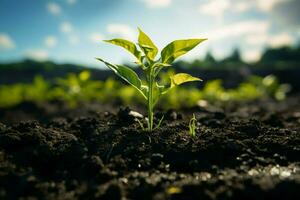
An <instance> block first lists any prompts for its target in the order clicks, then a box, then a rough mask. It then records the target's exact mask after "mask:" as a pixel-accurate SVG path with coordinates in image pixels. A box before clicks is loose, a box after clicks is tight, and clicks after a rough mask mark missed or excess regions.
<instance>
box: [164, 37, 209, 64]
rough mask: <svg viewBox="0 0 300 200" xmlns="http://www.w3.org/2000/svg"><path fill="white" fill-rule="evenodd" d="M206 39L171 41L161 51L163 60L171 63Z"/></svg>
mask: <svg viewBox="0 0 300 200" xmlns="http://www.w3.org/2000/svg"><path fill="white" fill-rule="evenodd" d="M205 40H206V39H188V40H175V41H173V42H171V43H170V44H168V45H167V46H166V47H165V48H164V49H163V50H162V51H161V59H162V62H163V63H168V64H171V63H172V62H173V61H174V60H175V59H176V58H178V57H179V56H182V55H184V54H186V53H187V52H189V51H190V50H192V49H193V48H194V47H196V46H197V45H198V44H200V43H201V42H203V41H205Z"/></svg>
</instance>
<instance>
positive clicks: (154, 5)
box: [141, 0, 172, 8]
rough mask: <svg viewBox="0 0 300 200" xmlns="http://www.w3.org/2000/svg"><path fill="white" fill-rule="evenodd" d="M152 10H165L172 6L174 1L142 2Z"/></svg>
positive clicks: (147, 0)
mask: <svg viewBox="0 0 300 200" xmlns="http://www.w3.org/2000/svg"><path fill="white" fill-rule="evenodd" d="M141 1H143V2H144V3H145V4H146V5H147V6H148V7H150V8H163V7H167V6H169V5H171V3H172V0H141Z"/></svg>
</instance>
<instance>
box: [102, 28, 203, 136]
mask: <svg viewBox="0 0 300 200" xmlns="http://www.w3.org/2000/svg"><path fill="white" fill-rule="evenodd" d="M204 40H206V39H187V40H175V41H173V42H171V43H170V44H168V45H167V46H166V47H165V48H164V49H163V50H162V51H161V58H160V59H158V60H155V57H156V55H157V53H158V48H157V47H156V46H155V44H154V43H153V42H152V40H151V39H150V38H149V36H147V35H146V34H145V33H144V32H143V31H142V30H141V29H139V36H138V47H139V48H140V51H139V50H138V47H137V46H136V45H135V44H134V43H133V42H130V41H127V40H123V39H113V40H105V41H106V42H109V43H112V44H115V45H118V46H121V47H123V48H125V49H126V50H128V51H129V52H131V53H132V54H133V55H134V56H135V57H136V59H137V61H136V63H137V64H138V65H139V66H140V67H141V68H142V70H143V71H144V74H145V77H146V80H145V84H143V83H142V81H141V79H140V78H139V77H138V75H137V74H136V73H135V72H134V71H133V70H131V69H130V68H128V67H126V66H121V65H114V64H111V63H109V62H106V61H104V60H103V59H101V58H97V59H98V60H99V61H101V62H102V63H104V64H105V65H106V66H107V67H108V68H110V69H111V70H112V71H113V72H114V73H115V74H116V75H117V76H119V77H121V78H122V79H123V80H125V81H126V82H127V83H129V84H130V85H131V86H133V87H134V88H135V89H136V90H138V91H139V92H140V93H141V94H142V96H143V97H144V98H145V100H146V101H147V108H148V121H147V122H148V130H149V131H152V130H153V115H154V114H153V109H154V107H155V105H156V104H157V102H158V100H159V98H160V97H161V96H162V95H163V94H165V93H167V92H168V91H170V90H171V89H172V88H174V87H175V86H177V85H180V84H183V83H186V82H191V81H200V80H201V79H199V78H195V77H193V76H191V75H189V74H184V73H180V74H175V75H174V76H172V77H170V79H171V80H170V83H169V84H168V85H162V84H160V83H159V82H158V81H157V76H158V74H159V72H160V71H161V69H162V68H166V67H169V66H170V64H172V62H173V61H174V60H175V59H176V58H178V57H180V56H182V55H184V54H186V53H187V52H189V51H190V50H192V49H193V48H194V47H196V46H197V45H198V44H200V43H201V42H202V41H204Z"/></svg>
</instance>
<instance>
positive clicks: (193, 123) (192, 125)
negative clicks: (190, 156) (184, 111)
mask: <svg viewBox="0 0 300 200" xmlns="http://www.w3.org/2000/svg"><path fill="white" fill-rule="evenodd" d="M196 123H197V119H196V117H195V114H194V113H193V117H192V119H191V120H190V123H189V129H190V135H191V136H192V137H195V136H196Z"/></svg>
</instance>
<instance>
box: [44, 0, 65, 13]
mask: <svg viewBox="0 0 300 200" xmlns="http://www.w3.org/2000/svg"><path fill="white" fill-rule="evenodd" d="M47 9H48V11H49V12H50V13H51V14H53V15H59V14H61V12H62V9H61V7H60V5H59V4H57V3H55V2H49V3H48V4H47Z"/></svg>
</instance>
